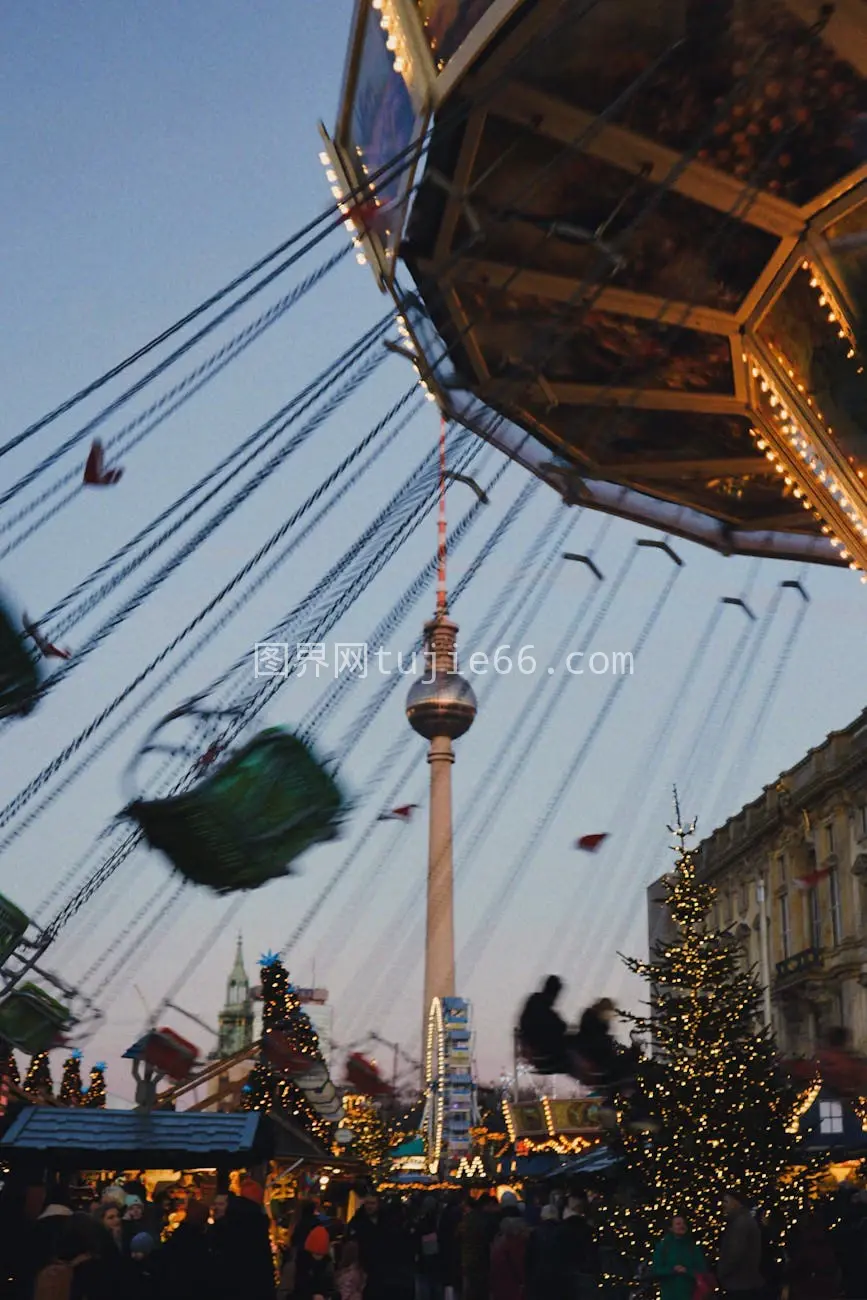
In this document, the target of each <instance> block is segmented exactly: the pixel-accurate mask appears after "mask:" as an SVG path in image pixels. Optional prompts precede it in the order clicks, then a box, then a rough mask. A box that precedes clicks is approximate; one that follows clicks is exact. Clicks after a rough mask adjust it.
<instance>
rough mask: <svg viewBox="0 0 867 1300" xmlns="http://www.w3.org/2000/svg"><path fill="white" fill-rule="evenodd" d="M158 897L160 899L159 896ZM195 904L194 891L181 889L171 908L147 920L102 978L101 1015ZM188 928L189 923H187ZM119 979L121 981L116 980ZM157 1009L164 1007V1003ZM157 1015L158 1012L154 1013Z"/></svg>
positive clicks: (180, 923) (186, 916)
mask: <svg viewBox="0 0 867 1300" xmlns="http://www.w3.org/2000/svg"><path fill="white" fill-rule="evenodd" d="M160 897H162V895H160ZM194 901H195V890H193V889H184V890H183V891H181V892H180V893H179V895H178V899H177V903H176V905H175V906H174V907H172V908H169V907H165V908H161V909H160V911H159V912H158V913H157V914H156V916H154V917H152V918H151V921H150V922H149V923H148V925H147V927H146V929H145V930H144V932H143V933H142V935H141V936H140V937H139V938H138V939H136V940H135V943H134V947H133V950H132V952H131V953H129V954H124V953H121V955H120V957H119V958H118V959H117V961H116V962H115V964H114V966H113V967H112V968H111V970H110V971H109V972H108V973H107V974H106V975H105V976H103V977H102V980H101V984H102V985H103V986H104V987H105V988H106V992H105V993H103V994H101V996H100V999H99V1001H100V1007H101V1008H102V1011H103V1013H104V1014H107V1013H108V1010H109V1008H110V1007H112V1006H114V1004H115V1002H116V1001H117V999H118V998H119V997H120V996H121V995H122V994H123V993H125V992H126V990H127V989H128V988H129V984H130V980H131V979H132V978H133V977H134V976H135V975H136V974H137V973H138V972H139V971H140V970H141V968H142V967H143V966H144V965H145V963H146V962H147V961H148V959H152V958H153V957H154V956H155V955H156V953H157V951H158V949H159V948H160V947H161V945H162V944H164V943H166V942H167V941H168V940H169V939H170V938H171V936H172V934H173V932H174V931H176V930H177V927H178V926H179V925H183V924H184V922H185V919H187V918H188V914H189V909H190V906H191V905H192V903H193V902H194ZM189 924H190V926H192V920H191V919H190V920H189ZM121 976H123V979H121V978H120V977H121ZM161 1005H163V1006H164V1005H165V1004H164V1003H163V1004H161ZM157 1014H159V1012H158V1013H157Z"/></svg>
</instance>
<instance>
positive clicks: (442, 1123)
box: [423, 998, 476, 1173]
mask: <svg viewBox="0 0 867 1300" xmlns="http://www.w3.org/2000/svg"><path fill="white" fill-rule="evenodd" d="M425 1081H426V1086H427V1099H426V1104H425V1112H424V1120H423V1128H424V1132H425V1136H426V1138H427V1157H428V1166H429V1169H430V1172H431V1173H438V1172H439V1171H440V1170H441V1169H442V1168H443V1167H445V1166H448V1165H450V1164H451V1163H452V1162H454V1161H457V1160H459V1159H460V1158H461V1156H464V1155H466V1154H467V1152H468V1151H469V1149H470V1128H471V1127H472V1125H473V1123H474V1121H475V1111H476V1090H475V1084H474V1082H473V1072H472V1058H471V1033H470V1004H469V1002H467V1001H465V999H463V998H434V1000H433V1002H432V1003H431V1008H430V1016H429V1017H428V1033H427V1049H426V1053H425Z"/></svg>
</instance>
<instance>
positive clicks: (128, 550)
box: [39, 317, 390, 636]
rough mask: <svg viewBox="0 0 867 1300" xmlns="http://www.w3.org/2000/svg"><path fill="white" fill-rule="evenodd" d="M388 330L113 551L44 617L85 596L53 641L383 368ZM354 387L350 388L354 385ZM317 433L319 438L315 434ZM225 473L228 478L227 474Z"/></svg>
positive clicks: (339, 362) (333, 366)
mask: <svg viewBox="0 0 867 1300" xmlns="http://www.w3.org/2000/svg"><path fill="white" fill-rule="evenodd" d="M389 325H390V321H389V319H388V317H384V318H383V319H382V320H381V321H379V322H378V323H377V325H376V326H374V327H373V329H372V330H369V331H368V332H367V333H366V334H365V335H363V336H362V337H361V338H360V339H357V340H356V341H355V342H354V343H353V344H352V345H351V347H349V348H348V349H347V350H346V351H345V352H344V353H342V354H341V356H339V357H338V358H336V360H335V361H333V362H331V363H330V364H329V365H328V366H327V367H326V368H325V369H324V370H323V371H322V372H321V373H320V374H319V375H317V377H316V378H315V379H314V380H313V381H312V383H310V384H307V385H306V386H305V387H304V388H303V389H302V390H301V391H300V392H299V393H296V394H295V395H294V396H293V397H292V398H290V400H289V401H288V402H287V403H286V404H285V405H283V406H281V407H280V409H279V410H278V411H276V412H275V414H274V415H272V416H270V417H269V418H268V419H267V420H265V421H264V422H263V423H262V424H260V425H259V426H258V427H257V428H256V429H255V430H254V431H253V433H251V434H249V435H248V436H247V437H246V438H244V439H243V441H242V442H240V443H239V444H237V445H236V446H235V447H233V449H232V451H231V452H229V454H228V455H227V456H224V457H223V459H222V460H220V461H219V462H218V464H217V465H215V466H214V467H213V468H212V469H210V470H209V471H208V472H207V474H205V475H204V476H203V477H202V478H200V479H199V480H197V482H195V483H194V484H193V485H192V487H190V488H187V489H186V490H185V491H184V492H183V493H182V494H181V495H180V496H179V497H177V498H176V499H175V500H174V501H173V502H172V503H171V504H170V505H169V506H167V507H166V508H165V509H164V510H162V511H161V512H160V514H159V515H157V516H156V518H154V519H152V520H151V521H150V523H149V524H147V525H146V526H145V527H144V528H143V529H141V530H140V531H139V532H138V533H137V534H136V535H135V536H134V537H133V538H131V539H130V540H129V541H128V542H125V543H124V545H123V546H121V547H120V548H119V549H118V550H117V551H115V553H114V554H113V555H112V556H110V557H109V559H107V560H105V561H104V562H103V563H102V564H100V565H99V566H98V567H97V568H96V569H94V570H93V572H92V573H90V574H89V575H88V576H87V577H86V578H84V579H83V580H82V581H81V582H80V583H79V584H78V586H77V587H75V588H74V589H73V590H72V591H71V592H70V593H69V594H68V595H66V596H64V597H63V599H62V600H60V601H58V602H57V604H55V605H54V606H52V608H51V609H49V610H47V611H46V612H45V613H44V614H42V615H41V617H40V619H39V623H40V625H42V626H44V625H46V624H48V623H49V622H51V621H52V620H53V619H56V618H58V617H59V616H60V615H61V614H62V613H63V612H64V611H66V610H67V609H68V607H69V606H70V605H71V604H73V603H74V602H75V601H76V600H78V598H79V597H82V596H85V595H86V596H87V599H86V600H85V601H84V602H83V603H81V604H80V605H79V606H78V607H77V609H75V610H74V611H73V612H72V613H71V614H67V617H66V619H65V620H64V621H63V622H62V623H61V624H60V625H59V626H58V628H57V629H56V630H55V633H54V634H55V635H57V636H62V635H64V634H65V633H66V632H67V631H68V630H69V629H70V628H71V627H72V626H74V624H75V623H76V622H77V621H78V620H79V619H80V618H82V617H83V616H84V615H85V614H86V613H88V612H89V609H90V608H92V606H93V603H94V601H95V600H96V599H97V598H98V599H102V598H103V596H104V595H105V594H106V593H107V592H109V591H110V590H112V587H111V585H110V584H109V583H106V584H105V585H104V586H103V587H101V588H100V589H99V592H98V596H97V597H95V596H94V594H93V592H91V591H90V588H92V587H93V586H94V585H95V584H96V582H97V581H98V580H99V579H100V578H102V577H103V576H104V575H107V574H109V573H111V571H112V570H113V569H116V566H117V565H118V564H119V563H120V561H122V560H125V559H127V557H130V556H131V557H132V559H131V562H130V563H129V564H127V566H126V567H125V568H123V569H121V570H119V573H120V577H118V574H117V572H115V573H114V574H112V577H111V583H114V585H117V583H118V582H119V581H121V580H122V578H123V577H126V576H128V574H129V573H130V572H132V571H134V570H135V568H137V567H138V566H139V564H140V563H141V561H142V559H143V558H147V556H148V555H149V554H152V553H153V551H154V550H156V549H157V548H158V546H159V545H160V544H161V542H162V541H163V540H165V539H166V538H168V537H173V536H174V535H175V534H176V532H177V530H178V529H179V528H180V527H182V526H183V525H184V524H185V523H186V522H188V521H189V520H190V519H191V518H193V517H194V516H195V515H196V514H197V513H198V512H199V511H200V510H202V509H203V508H204V506H206V505H207V504H208V503H209V502H210V501H211V500H213V498H214V497H215V496H217V495H218V494H219V493H220V492H221V491H222V490H223V488H224V487H226V486H228V485H229V484H230V483H231V482H232V481H233V479H235V478H236V477H237V476H238V475H240V474H241V473H242V472H243V471H244V470H245V469H246V468H247V467H248V465H249V464H250V463H251V461H253V460H255V458H256V457H257V456H260V455H262V453H263V452H265V451H266V450H267V449H268V447H269V446H271V444H272V443H273V442H275V441H276V440H277V439H278V438H279V437H280V435H281V434H282V433H284V432H285V431H286V429H287V428H290V427H291V426H292V425H293V424H294V423H295V422H296V421H297V420H298V419H300V418H301V416H302V415H304V414H305V413H306V412H307V411H308V410H309V409H310V408H311V407H312V406H314V405H315V403H316V402H318V401H320V400H321V399H322V398H324V397H325V396H326V395H327V394H328V393H329V391H330V390H331V389H332V388H333V387H334V386H335V385H336V384H337V383H338V381H339V380H341V379H343V378H344V377H345V376H346V375H351V371H352V368H353V367H354V366H361V367H362V369H364V370H365V374H364V377H365V378H366V377H367V373H368V372H367V371H366V367H368V366H372V365H374V363H381V361H382V360H384V354H383V353H380V352H375V353H374V351H373V350H374V348H375V346H376V344H377V343H378V342H379V341H380V339H381V338H382V337H383V336H384V335H385V333H386V332H387V331H388V328H389ZM371 354H372V355H371ZM365 358H366V360H365ZM350 382H352V380H351V379H350ZM338 391H340V390H338ZM313 432H315V429H314V430H313ZM288 445H289V446H290V447H292V449H293V450H294V449H295V447H296V446H297V445H298V444H296V443H294V442H290V443H289V444H288ZM284 450H285V449H284ZM270 464H271V462H270V461H269V462H267V463H266V465H265V466H264V467H263V468H262V469H261V470H260V471H259V472H260V473H262V474H263V475H264V474H265V472H266V470H267V468H268V466H269V465H270ZM224 471H228V472H227V473H225V474H224ZM221 474H222V475H224V476H223V478H222V479H220V475H221ZM204 489H208V491H207V493H206V495H204V496H203V497H202V498H201V499H200V500H198V501H197V502H195V498H196V496H197V495H198V494H199V493H200V492H202V491H204ZM190 502H195V504H194V505H193V506H191V507H190V508H189V510H188V511H187V513H186V514H185V515H183V516H182V517H181V518H180V519H178V518H173V516H175V515H176V514H177V512H178V511H179V510H181V509H182V508H183V507H185V506H188V505H189V503H190ZM165 523H169V528H168V529H167V530H166V531H165V532H164V533H162V534H161V535H160V538H159V539H158V541H157V542H156V543H149V546H148V548H146V549H144V550H142V551H137V550H136V548H137V547H139V546H141V544H142V543H143V542H146V541H147V540H148V538H150V537H151V536H152V534H154V533H155V532H156V531H157V529H158V528H160V526H161V525H162V524H165Z"/></svg>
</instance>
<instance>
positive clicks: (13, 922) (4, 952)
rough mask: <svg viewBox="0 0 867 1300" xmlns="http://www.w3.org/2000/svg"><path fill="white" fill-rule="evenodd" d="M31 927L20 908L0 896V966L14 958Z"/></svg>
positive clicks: (28, 919)
mask: <svg viewBox="0 0 867 1300" xmlns="http://www.w3.org/2000/svg"><path fill="white" fill-rule="evenodd" d="M29 925H30V918H29V917H28V916H25V914H24V913H23V912H22V911H21V909H20V907H16V906H15V904H14V903H10V901H9V899H8V898H4V897H3V895H2V894H0V966H2V965H3V963H4V961H6V960H7V958H9V957H11V956H12V954H13V952H14V951H15V949H16V948H17V947H18V945H19V943H20V942H21V940H22V939H23V938H24V935H25V934H26V933H27V927H28V926H29Z"/></svg>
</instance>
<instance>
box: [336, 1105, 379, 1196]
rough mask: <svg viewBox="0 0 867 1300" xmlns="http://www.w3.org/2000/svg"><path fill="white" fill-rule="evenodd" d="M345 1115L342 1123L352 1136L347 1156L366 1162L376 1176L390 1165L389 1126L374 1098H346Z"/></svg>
mask: <svg viewBox="0 0 867 1300" xmlns="http://www.w3.org/2000/svg"><path fill="white" fill-rule="evenodd" d="M343 1111H344V1119H343V1123H344V1124H345V1126H346V1127H347V1128H348V1129H349V1130H350V1131H351V1133H352V1134H353V1140H352V1142H351V1143H350V1145H349V1146H348V1148H347V1151H348V1153H349V1154H350V1155H353V1156H355V1157H357V1159H359V1160H361V1161H363V1162H364V1164H366V1165H367V1167H368V1169H370V1171H371V1173H372V1174H373V1175H374V1176H376V1175H377V1174H379V1173H381V1172H382V1171H383V1169H384V1167H385V1165H386V1164H387V1158H388V1151H389V1148H390V1146H391V1145H392V1133H391V1128H390V1126H389V1125H388V1124H386V1123H385V1121H384V1120H383V1118H382V1115H381V1114H380V1111H379V1107H378V1106H377V1105H376V1102H374V1101H373V1099H372V1098H371V1097H364V1096H361V1095H360V1094H359V1095H356V1094H354V1093H353V1094H350V1095H349V1096H346V1097H344V1098H343ZM338 1150H339V1148H338ZM335 1154H336V1152H335Z"/></svg>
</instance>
